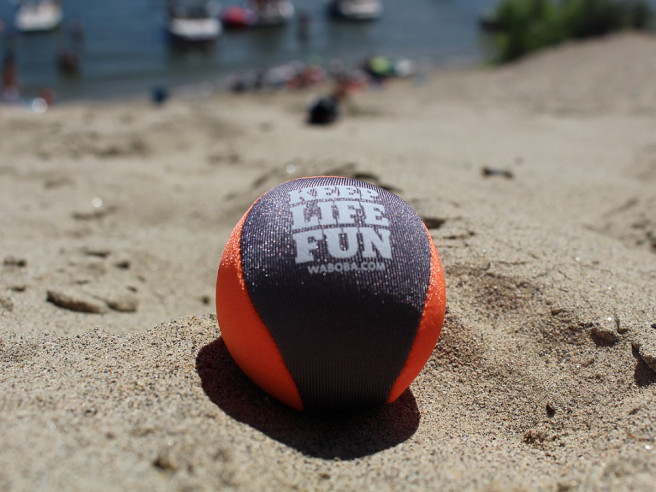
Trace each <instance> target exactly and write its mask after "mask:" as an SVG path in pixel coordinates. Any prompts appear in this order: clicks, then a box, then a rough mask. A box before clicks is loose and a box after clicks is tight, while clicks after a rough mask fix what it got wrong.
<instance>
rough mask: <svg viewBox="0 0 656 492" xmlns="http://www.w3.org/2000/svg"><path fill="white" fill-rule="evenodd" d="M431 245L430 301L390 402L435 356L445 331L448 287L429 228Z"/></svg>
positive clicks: (395, 382) (391, 393) (399, 394)
mask: <svg viewBox="0 0 656 492" xmlns="http://www.w3.org/2000/svg"><path fill="white" fill-rule="evenodd" d="M426 234H428V239H429V241H430V248H431V276H430V284H429V286H428V292H427V293H426V303H425V304H424V311H423V314H422V316H421V321H420V322H419V327H418V328H417V334H416V335H415V340H414V342H413V344H412V348H411V349H410V353H409V354H408V358H407V360H406V363H405V366H404V367H403V369H402V370H401V374H399V377H398V378H396V381H394V385H393V386H392V390H391V391H390V395H389V398H388V399H387V402H388V403H389V402H393V401H394V400H396V399H397V398H398V397H399V396H401V394H402V393H403V392H404V391H405V390H406V388H407V387H408V386H410V383H412V381H414V379H415V378H416V377H417V376H418V375H419V373H420V372H421V370H422V369H423V367H424V365H425V364H426V362H427V361H428V358H429V357H430V356H431V353H432V352H433V349H434V348H435V344H436V343H437V340H438V338H439V337H440V332H441V331H442V323H443V322H444V313H445V311H446V286H445V283H444V272H443V270H442V263H441V262H440V257H439V255H438V254H437V248H436V247H435V243H433V240H432V239H431V237H430V233H429V232H428V229H427V230H426Z"/></svg>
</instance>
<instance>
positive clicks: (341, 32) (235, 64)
mask: <svg viewBox="0 0 656 492" xmlns="http://www.w3.org/2000/svg"><path fill="white" fill-rule="evenodd" d="M493 4H494V2H491V1H490V0H409V1H398V0H381V1H380V5H381V10H382V11H381V15H380V16H379V17H378V18H376V19H374V20H371V21H366V22H349V21H348V20H345V19H341V18H339V17H337V16H335V15H332V13H331V12H330V9H329V6H328V4H327V3H326V2H325V1H323V0H294V1H293V5H294V7H295V14H294V16H293V18H291V19H290V21H289V22H287V23H281V24H280V25H275V26H266V27H259V26H258V27H257V28H253V29H250V28H246V29H223V30H222V31H223V32H222V33H221V34H220V35H219V36H218V39H217V40H216V42H215V43H212V45H211V46H209V47H203V49H180V46H178V45H176V44H175V43H172V42H171V40H170V39H169V37H170V36H169V34H168V33H167V7H168V5H167V2H165V1H163V0H112V1H110V2H89V1H88V0H63V1H62V2H61V8H62V13H63V18H62V21H61V24H60V25H59V27H58V28H56V29H53V30H44V31H42V32H29V33H27V32H20V31H18V30H17V28H16V26H15V16H16V13H17V8H18V7H19V5H18V4H17V2H11V1H9V0H0V20H1V21H2V23H3V34H2V36H1V40H0V50H2V53H4V54H6V53H7V52H8V51H13V53H14V55H15V60H16V66H17V72H18V78H19V81H20V85H21V93H22V94H24V95H25V97H28V96H29V95H32V96H35V95H36V94H38V93H39V92H40V91H42V90H43V88H44V87H51V88H53V89H55V90H56V92H57V97H58V100H60V101H62V100H70V99H97V98H115V97H117V96H123V95H139V94H142V93H148V92H150V91H151V90H152V87H153V86H156V85H164V86H168V87H180V86H189V85H191V86H193V85H196V84H198V83H201V82H202V83H205V84H207V83H211V84H222V83H225V81H226V80H227V79H228V78H229V77H230V76H231V75H233V74H235V73H243V72H245V71H247V70H251V69H253V70H256V69H259V68H265V67H271V66H274V65H277V64H284V63H288V62H290V61H293V60H298V61H301V62H308V61H312V62H313V63H319V64H327V63H329V62H330V61H331V60H341V61H342V62H343V63H345V64H353V63H356V62H359V61H360V60H361V59H363V58H364V57H366V56H370V55H386V56H400V57H408V58H411V59H413V60H418V61H422V62H423V63H431V64H437V65H449V64H463V63H465V64H470V63H475V62H476V61H478V60H479V59H480V58H481V56H482V55H481V45H480V40H479V31H478V25H477V22H478V18H479V16H480V15H481V14H482V13H484V12H486V10H487V9H489V8H490V7H491V6H492V5H493ZM229 5H237V6H247V5H246V4H245V3H240V2H239V0H234V1H232V2H231V0H225V1H223V2H221V3H220V4H219V9H225V8H226V7H228V6H229ZM299 17H300V18H301V19H303V20H302V21H299ZM302 23H305V25H304V26H302V25H301V24H302ZM302 31H305V32H302ZM63 53H71V54H74V55H75V56H76V57H77V58H78V60H77V66H76V67H70V70H68V69H66V67H65V66H60V64H59V62H58V61H57V60H58V57H60V56H61V55H62V54H63Z"/></svg>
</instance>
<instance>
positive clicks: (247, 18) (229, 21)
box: [219, 5, 257, 29]
mask: <svg viewBox="0 0 656 492" xmlns="http://www.w3.org/2000/svg"><path fill="white" fill-rule="evenodd" d="M219 19H221V23H222V24H223V27H224V28H226V29H243V28H246V27H253V26H255V25H256V24H257V14H256V13H255V12H254V11H253V10H252V9H249V8H246V7H240V6H238V5H232V6H229V7H225V8H223V9H222V10H221V14H220V15H219Z"/></svg>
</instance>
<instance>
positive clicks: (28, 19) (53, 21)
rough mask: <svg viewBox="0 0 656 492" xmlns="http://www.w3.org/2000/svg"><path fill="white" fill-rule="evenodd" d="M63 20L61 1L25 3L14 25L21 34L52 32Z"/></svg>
mask: <svg viewBox="0 0 656 492" xmlns="http://www.w3.org/2000/svg"><path fill="white" fill-rule="evenodd" d="M62 18H63V13H62V7H61V2H60V1H59V0H40V1H23V2H21V3H20V4H19V6H18V10H17V11H16V17H15V19H14V25H15V26H16V30H18V31H21V32H40V31H51V30H53V29H56V28H57V27H59V25H60V24H61V22H62Z"/></svg>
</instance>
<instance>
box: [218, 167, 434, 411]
mask: <svg viewBox="0 0 656 492" xmlns="http://www.w3.org/2000/svg"><path fill="white" fill-rule="evenodd" d="M216 303H217V317H218V321H219V326H220V328H221V333H222V335H223V338H224V340H225V344H226V346H227V348H228V350H229V352H230V354H231V355H232V357H233V358H234V360H235V361H236V362H237V364H238V365H239V366H240V367H241V369H242V370H243V371H244V372H245V373H246V374H247V375H248V376H249V377H250V378H251V379H252V380H253V381H254V382H255V383H256V384H257V385H258V386H260V387H261V388H262V389H264V390H265V391H267V392H268V393H269V394H271V395H272V396H274V397H275V398H277V399H278V400H280V401H282V402H284V403H286V404H288V405H290V406H292V407H294V408H296V409H298V410H308V411H314V412H322V411H332V410H339V411H352V410H357V409H362V408H367V407H372V406H376V405H381V404H384V403H386V402H391V401H394V400H395V399H396V398H398V397H399V396H400V395H401V394H402V393H403V392H404V391H405V389H406V388H407V387H408V386H409V385H410V383H411V382H412V381H413V380H414V379H415V377H416V376H417V375H418V374H419V372H420V371H421V369H422V368H423V367H424V365H425V364H426V361H427V360H428V358H429V356H430V354H431V352H432V350H433V348H434V347H435V344H436V343H437V339H438V337H439V335H440V330H441V328H442V323H443V320H444V312H445V306H446V293H445V286H444V274H443V271H442V266H441V264H440V258H439V256H438V254H437V250H436V248H435V245H434V244H433V241H432V239H431V237H430V235H429V234H428V231H427V229H426V227H425V226H424V224H423V223H422V221H421V219H420V218H419V216H418V215H417V214H416V213H415V211H414V210H413V209H412V208H411V207H410V205H408V204H407V203H406V202H405V201H403V200H402V199H401V198H399V197H398V196H396V195H395V194H393V193H390V192H389V191H386V190H384V189H382V188H379V187H377V186H374V185H372V184H369V183H365V182H362V181H358V180H354V179H349V178H341V177H313V178H301V179H296V180H293V181H289V182H287V183H284V184H282V185H279V186H277V187H275V188H273V189H271V190H270V191H268V192H267V193H264V194H263V195H262V196H261V197H260V198H259V199H258V200H257V201H256V202H255V203H254V204H253V205H252V206H251V207H250V209H249V210H248V211H247V212H246V214H245V215H244V216H243V217H242V219H241V220H240V221H239V223H238V224H237V226H236V227H235V229H234V230H233V232H232V235H231V236H230V239H229V240H228V244H227V246H226V248H225V250H224V252H223V257H222V259H221V263H220V266H219V272H218V277H217V285H216Z"/></svg>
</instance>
